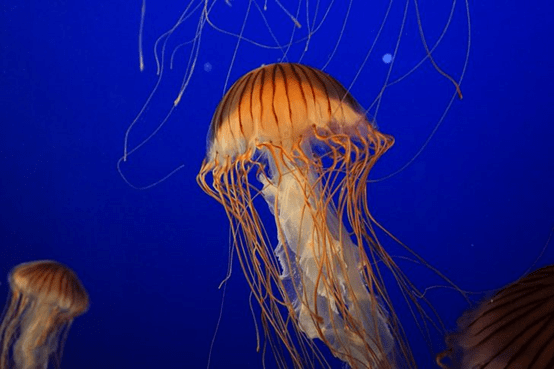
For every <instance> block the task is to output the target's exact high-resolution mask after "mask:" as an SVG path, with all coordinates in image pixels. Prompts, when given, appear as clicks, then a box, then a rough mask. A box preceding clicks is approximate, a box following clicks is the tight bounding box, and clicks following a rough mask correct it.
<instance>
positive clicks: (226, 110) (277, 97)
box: [198, 63, 417, 368]
mask: <svg viewBox="0 0 554 369" xmlns="http://www.w3.org/2000/svg"><path fill="white" fill-rule="evenodd" d="M393 142H394V140H393V138H392V137H391V136H388V135H386V134H383V133H381V132H379V131H378V130H377V128H376V127H375V126H374V124H372V122H370V121H369V120H368V118H367V117H366V114H365V112H364V110H363V109H361V107H360V106H359V104H358V103H357V102H356V100H355V99H354V98H353V97H352V96H351V95H350V94H349V92H348V91H347V90H346V89H345V88H344V87H343V86H342V85H341V84H340V83H339V82H338V81H336V80H335V79H334V78H333V77H331V76H329V75H328V74H326V73H324V72H322V71H320V70H317V69H314V68H311V67H308V66H306V65H301V64H292V63H291V64H289V63H286V64H285V63H283V64H273V65H267V66H263V67H261V68H258V69H256V70H253V71H251V72H250V73H248V74H246V75H244V76H243V77H242V78H240V79H239V80H238V81H237V82H236V83H235V84H234V85H233V86H232V87H231V89H230V90H229V91H228V92H227V93H226V95H225V96H224V97H223V99H222V100H221V102H220V104H219V106H218V108H217V110H216V112H215V114H214V116H213V119H212V122H211V126H210V131H209V134H208V147H207V155H206V158H205V160H204V162H203V165H202V168H201V170H200V173H199V175H198V183H199V184H200V186H201V187H202V189H203V190H204V191H205V192H207V193H208V194H209V195H210V196H212V197H213V198H215V199H216V200H217V201H219V202H220V203H221V204H222V205H223V207H224V208H225V211H226V212H227V215H228V217H229V220H230V223H231V227H232V234H233V236H234V242H235V247H236V253H237V255H238V259H239V261H240V264H241V266H242V269H243V271H244V274H245V276H246V278H247V280H248V283H249V284H250V287H251V289H252V294H253V296H254V297H255V299H256V300H257V301H258V303H259V305H260V307H261V322H262V326H263V328H264V331H265V335H266V337H267V339H268V340H269V342H270V344H271V345H272V347H273V352H274V354H275V356H276V359H277V362H278V364H279V365H280V366H282V367H287V366H289V364H287V361H286V360H289V359H286V358H285V356H284V355H283V352H288V354H289V356H290V360H291V361H292V363H293V365H294V366H295V367H313V366H314V365H315V364H316V362H319V363H320V364H322V365H327V364H328V363H326V361H325V359H324V357H323V355H322V354H321V352H320V351H319V350H318V347H317V345H316V344H315V343H314V340H315V339H316V338H318V339H320V340H321V341H323V342H324V343H325V344H326V345H327V346H328V347H329V349H330V350H331V352H332V353H333V355H334V356H336V357H337V358H339V359H341V360H342V361H344V362H346V363H348V365H349V366H350V367H352V368H390V367H397V366H413V365H414V364H413V359H412V356H411V353H410V350H409V348H408V345H407V343H406V340H405V338H404V335H403V333H402V328H401V326H400V324H399V322H398V319H397V317H396V315H395V314H394V310H393V309H392V305H391V302H390V299H389V297H388V295H387V292H386V290H385V287H384V282H383V275H382V271H383V268H381V266H385V267H386V268H387V269H388V271H389V272H392V275H393V276H394V278H396V280H397V281H398V283H399V285H400V287H401V288H402V289H403V292H404V293H406V294H407V295H406V296H408V295H409V296H411V295H410V293H411V292H410V291H411V290H410V289H409V288H408V286H409V281H407V279H406V278H405V277H404V276H403V274H402V273H401V271H400V270H399V269H398V268H397V266H396V265H395V263H394V261H393V260H392V259H391V257H390V256H389V255H388V254H387V252H386V251H385V250H384V249H383V247H382V245H381V244H380V243H379V241H378V239H377V237H376V234H375V229H374V226H375V225H376V223H375V221H374V220H373V218H372V216H371V214H370V212H369V206H368V201H367V196H366V185H367V179H368V175H369V173H370V171H371V169H372V167H373V166H374V164H375V162H376V161H377V160H378V159H379V157H381V155H383V154H384V153H385V152H386V151H387V150H388V149H389V148H390V147H391V145H392V144H393ZM210 172H211V175H212V176H213V182H212V185H209V184H208V181H207V178H206V176H207V175H208V173H210ZM254 176H255V178H256V179H257V182H258V183H256V180H254ZM259 193H261V195H262V196H263V198H264V199H265V201H266V202H267V205H268V206H269V209H270V210H271V212H272V214H273V215H274V218H275V223H276V229H277V238H278V244H277V245H275V246H271V243H272V241H271V239H272V237H271V236H268V235H267V232H266V227H265V226H264V225H263V223H262V219H261V217H260V215H259V211H260V209H257V208H256V207H255V206H254V202H255V201H257V200H256V199H255V198H256V196H257V195H258V194H259ZM377 264H380V266H378V265H377ZM408 298H409V297H408ZM414 303H415V305H417V302H415V301H414ZM275 338H277V339H275ZM280 343H281V344H282V345H283V346H280ZM283 347H284V348H285V350H283Z"/></svg>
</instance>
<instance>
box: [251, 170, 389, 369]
mask: <svg viewBox="0 0 554 369" xmlns="http://www.w3.org/2000/svg"><path fill="white" fill-rule="evenodd" d="M272 164H274V163H272ZM271 172H272V174H273V176H272V177H271V178H268V177H265V176H263V175H261V176H259V178H258V179H259V180H260V182H262V184H263V185H264V187H263V189H262V194H263V196H264V198H265V200H266V201H267V203H268V205H269V208H270V210H271V212H272V213H273V214H274V216H275V221H276V223H277V228H278V230H279V232H278V237H279V244H278V246H277V247H276V249H275V254H276V256H277V257H278V259H279V262H280V264H281V267H282V273H281V279H282V282H283V285H284V287H285V291H284V292H285V293H286V294H287V295H288V298H289V299H290V301H291V302H292V306H293V307H294V312H295V314H296V318H297V320H298V323H299V327H300V329H301V330H302V331H303V332H304V333H305V334H306V335H307V336H308V337H309V338H311V339H314V338H320V339H322V340H324V341H325V342H326V343H327V344H328V345H329V346H330V347H331V349H332V351H333V354H334V355H335V356H337V357H338V358H340V359H341V360H343V361H346V362H348V363H349V364H350V366H353V367H360V368H363V367H365V368H368V367H369V368H372V367H378V366H379V363H380V362H381V361H382V360H383V359H384V357H383V356H388V355H389V354H391V352H392V350H393V347H394V342H393V337H392V335H391V332H390V329H389V322H388V316H387V314H386V310H385V309H384V308H383V307H382V306H380V304H379V302H378V301H379V299H378V298H376V297H373V298H372V296H370V294H369V290H368V288H367V286H366V284H365V283H364V279H363V274H362V272H361V271H360V268H359V252H358V247H357V246H356V245H355V244H354V243H353V242H352V240H351V239H350V236H349V235H348V233H347V232H346V229H345V228H344V226H343V224H342V223H341V221H340V219H339V217H338V215H337V211H336V209H334V207H333V206H328V207H326V208H322V207H323V205H322V204H325V203H326V202H325V201H323V200H322V198H321V196H322V194H321V191H319V190H318V187H317V186H314V185H313V183H315V180H314V179H313V174H311V173H310V172H309V170H308V169H306V168H305V167H304V168H302V167H298V166H295V165H291V164H288V165H286V164H283V165H282V166H281V170H280V171H277V170H272V171H271ZM316 290H317V291H316ZM353 363H354V364H353Z"/></svg>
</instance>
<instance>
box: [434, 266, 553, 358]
mask: <svg viewBox="0 0 554 369" xmlns="http://www.w3.org/2000/svg"><path fill="white" fill-rule="evenodd" d="M458 326H459V332H458V333H454V334H450V335H448V336H447V338H446V343H447V346H448V349H447V350H446V351H444V352H443V353H441V354H439V355H438V356H437V364H439V366H440V367H441V368H444V369H446V368H484V369H500V368H512V369H525V368H533V369H543V368H544V369H546V368H553V367H554V265H549V266H546V267H544V268H542V269H539V270H537V271H535V272H533V273H531V274H529V275H527V276H526V277H524V278H521V279H520V280H518V281H517V282H515V283H512V284H511V285H509V286H507V287H505V288H504V289H502V290H500V292H498V293H497V294H496V295H494V296H493V297H492V298H491V299H488V300H485V301H484V302H483V303H481V305H480V306H479V307H478V308H477V309H476V310H474V311H469V312H466V313H465V314H464V315H463V316H462V317H461V318H460V319H459V320H458Z"/></svg>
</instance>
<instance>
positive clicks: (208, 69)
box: [204, 62, 212, 72]
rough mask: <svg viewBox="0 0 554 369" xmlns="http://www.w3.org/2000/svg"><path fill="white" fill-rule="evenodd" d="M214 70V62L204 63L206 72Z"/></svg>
mask: <svg viewBox="0 0 554 369" xmlns="http://www.w3.org/2000/svg"><path fill="white" fill-rule="evenodd" d="M211 71H212V63H210V62H205V63H204V72H211Z"/></svg>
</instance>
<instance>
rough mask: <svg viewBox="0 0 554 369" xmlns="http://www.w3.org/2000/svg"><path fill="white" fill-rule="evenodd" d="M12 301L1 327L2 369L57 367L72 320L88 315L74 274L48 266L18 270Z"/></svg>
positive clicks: (22, 266) (46, 263)
mask: <svg viewBox="0 0 554 369" xmlns="http://www.w3.org/2000/svg"><path fill="white" fill-rule="evenodd" d="M9 282H10V287H11V298H10V302H9V305H8V306H7V308H6V312H5V315H4V320H3V321H2V325H1V326H0V340H1V344H2V348H1V349H2V351H1V353H0V369H7V368H17V369H37V368H41V369H44V368H47V367H48V362H49V360H51V359H53V360H54V361H55V362H56V363H57V365H58V366H59V362H60V360H61V355H62V351H63V345H64V342H65V339H66V337H67V334H68V332H69V328H70V326H71V323H72V322H73V319H74V318H75V317H77V316H79V315H81V314H83V313H84V312H85V311H86V310H87V309H88V295H87V292H86V291H85V289H84V287H83V285H82V284H81V281H80V280H79V278H78V277H77V275H75V273H74V272H73V271H72V270H71V269H69V268H68V267H66V266H65V265H62V264H60V263H57V262H55V261H51V260H41V261H33V262H29V263H23V264H20V265H18V266H16V267H15V268H14V269H13V270H12V272H11V273H10V277H9Z"/></svg>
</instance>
